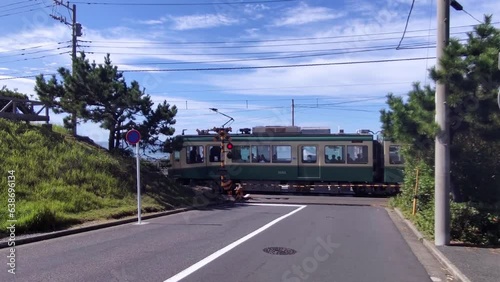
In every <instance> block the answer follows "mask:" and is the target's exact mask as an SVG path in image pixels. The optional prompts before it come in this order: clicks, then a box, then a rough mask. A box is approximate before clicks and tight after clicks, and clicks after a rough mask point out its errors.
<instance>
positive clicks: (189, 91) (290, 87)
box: [149, 81, 411, 102]
mask: <svg viewBox="0 0 500 282" xmlns="http://www.w3.org/2000/svg"><path fill="white" fill-rule="evenodd" d="M398 84H411V81H407V82H380V83H355V84H325V85H304V86H285V87H256V88H230V89H226V90H220V89H214V90H211V89H205V90H176V91H175V90H174V91H168V93H165V92H153V93H149V94H151V95H161V94H167V95H168V94H172V93H197V92H230V91H256V90H276V89H303V88H327V87H355V86H374V85H398ZM311 99H334V98H297V99H296V100H311ZM268 100H269V99H265V100H263V99H250V100H249V99H237V100H231V99H221V100H212V99H211V100H198V101H217V102H223V101H268ZM271 100H272V101H278V100H280V101H281V100H290V99H289V98H273V99H271ZM171 101H180V100H171ZM182 101H183V102H184V101H185V100H182Z"/></svg>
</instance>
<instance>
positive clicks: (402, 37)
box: [396, 0, 415, 50]
mask: <svg viewBox="0 0 500 282" xmlns="http://www.w3.org/2000/svg"><path fill="white" fill-rule="evenodd" d="M414 6H415V0H413V1H412V2H411V7H410V12H409V13H408V18H406V24H405V29H404V31H403V36H401V40H400V41H399V44H398V47H396V50H399V46H401V43H402V42H403V39H404V38H405V34H406V29H407V28H408V23H409V22H410V16H411V12H412V11H413V7H414Z"/></svg>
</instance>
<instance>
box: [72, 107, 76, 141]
mask: <svg viewBox="0 0 500 282" xmlns="http://www.w3.org/2000/svg"><path fill="white" fill-rule="evenodd" d="M71 123H72V124H71V127H72V128H71V129H72V133H73V136H76V135H77V132H76V112H73V113H72V114H71Z"/></svg>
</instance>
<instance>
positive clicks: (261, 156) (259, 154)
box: [252, 145, 271, 163]
mask: <svg viewBox="0 0 500 282" xmlns="http://www.w3.org/2000/svg"><path fill="white" fill-rule="evenodd" d="M252 162H254V163H269V162H271V146H269V145H263V146H252Z"/></svg>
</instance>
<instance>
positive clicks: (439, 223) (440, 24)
mask: <svg viewBox="0 0 500 282" xmlns="http://www.w3.org/2000/svg"><path fill="white" fill-rule="evenodd" d="M437 13H438V14H437V59H436V70H437V71H440V70H442V69H443V66H442V65H441V58H442V57H443V56H444V50H445V48H446V46H448V42H449V38H450V0H438V1H437ZM435 95H436V96H435V101H436V122H437V124H438V126H439V128H440V132H439V134H438V135H437V136H436V143H435V176H434V177H435V190H434V197H435V207H434V209H435V210H434V212H435V214H434V220H435V222H434V237H435V240H434V242H435V245H436V246H443V245H449V244H450V200H449V194H450V147H449V142H450V129H449V123H448V104H447V101H446V99H447V96H448V88H447V85H446V84H445V83H444V82H443V81H437V82H436V94H435Z"/></svg>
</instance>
